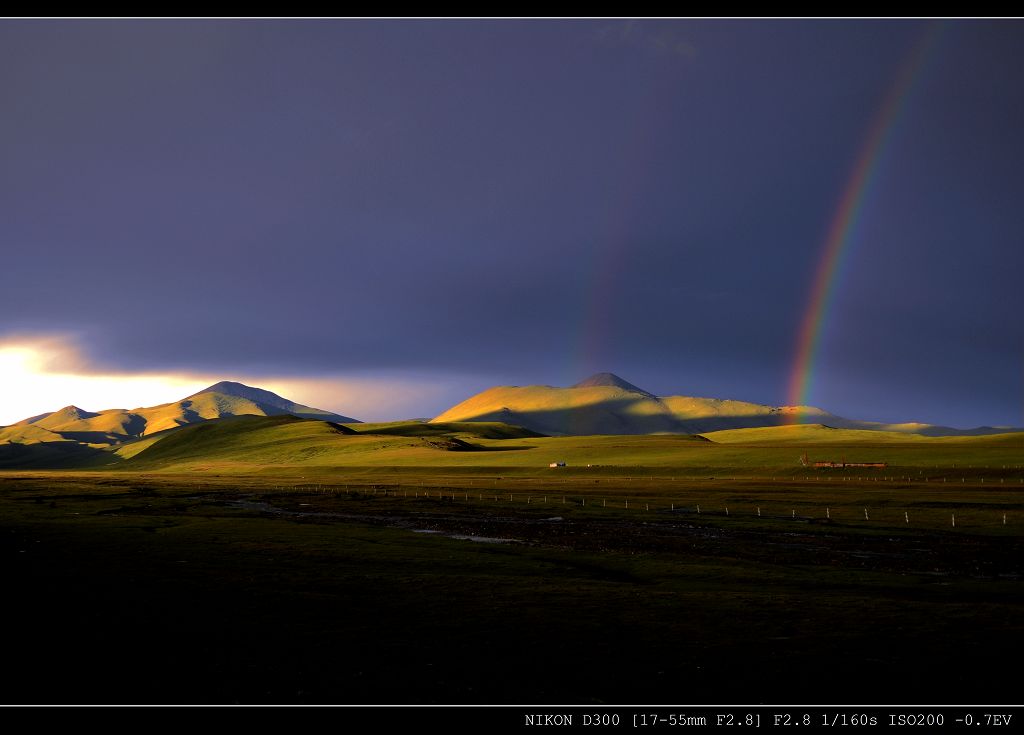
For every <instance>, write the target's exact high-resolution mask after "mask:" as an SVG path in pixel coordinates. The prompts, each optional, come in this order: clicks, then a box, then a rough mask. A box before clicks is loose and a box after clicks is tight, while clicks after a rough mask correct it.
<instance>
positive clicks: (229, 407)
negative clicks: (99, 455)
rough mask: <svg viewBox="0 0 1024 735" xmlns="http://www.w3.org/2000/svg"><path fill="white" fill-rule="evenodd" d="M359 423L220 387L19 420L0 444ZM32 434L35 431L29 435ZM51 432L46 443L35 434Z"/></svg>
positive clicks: (0, 433)
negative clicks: (285, 421)
mask: <svg viewBox="0 0 1024 735" xmlns="http://www.w3.org/2000/svg"><path fill="white" fill-rule="evenodd" d="M280 415H291V416H297V417H299V418H310V419H319V420H322V421H334V422H337V423H359V421H358V420H357V419H353V418H349V417H347V416H341V415H339V414H335V413H331V412H330V411H323V410H321V409H319V408H312V407H310V406H304V405H302V404H300V403H295V402H294V401H290V400H288V399H287V398H283V397H281V396H279V395H277V394H276V393H271V392H270V391H268V390H263V389H261V388H253V387H251V386H248V385H243V384H242V383H234V382H230V381H221V382H220V383H216V384H214V385H211V386H210V387H209V388H206V389H204V390H201V391H199V392H198V393H194V394H192V395H190V396H188V397H187V398H183V399H182V400H180V401H175V402H173V403H164V404H161V405H159V406H151V407H149V408H134V409H131V410H124V409H119V408H113V409H107V410H105V411H99V412H98V413H93V412H90V411H85V410H83V409H81V408H78V407H77V406H65V407H64V408H62V409H60V410H59V411H54V412H52V413H44V414H40V415H39V416H33V417H32V418H28V419H24V420H23V421H19V422H18V423H16V424H13V425H11V426H9V427H6V428H5V429H3V430H0V442H4V441H7V442H12V443H22V444H24V443H30V442H32V443H34V442H38V441H61V440H71V441H78V442H82V443H85V444H95V445H111V444H120V443H123V442H125V441H127V440H129V439H133V438H138V437H142V436H148V435H150V434H154V433H157V432H160V431H164V430H166V429H172V428H175V427H178V426H186V425H188V424H194V423H198V422H202V421H210V420H213V419H221V418H227V417H230V416H280ZM33 429H35V430H36V431H33ZM40 430H42V431H48V432H51V433H52V434H53V435H54V436H53V438H46V437H45V435H42V434H40V433H39V431H40Z"/></svg>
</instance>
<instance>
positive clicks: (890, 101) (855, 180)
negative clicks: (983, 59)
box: [787, 23, 942, 423]
mask: <svg viewBox="0 0 1024 735" xmlns="http://www.w3.org/2000/svg"><path fill="white" fill-rule="evenodd" d="M941 31H942V26H941V25H940V24H937V23H936V24H932V25H931V26H930V27H929V28H928V29H927V30H926V31H925V33H924V34H923V35H922V36H921V38H920V39H918V41H917V43H916V44H915V45H914V47H913V48H912V49H911V51H910V53H909V54H908V56H907V59H906V60H905V61H904V62H903V65H902V66H901V67H900V69H899V72H898V73H897V75H896V78H895V79H894V80H893V83H892V84H891V85H890V87H889V90H888V92H887V94H886V96H885V98H884V100H883V102H882V105H881V107H879V109H878V111H877V112H876V113H875V116H874V119H873V120H872V122H871V126H870V127H869V128H868V131H867V135H866V136H865V138H864V143H863V145H862V146H861V148H860V151H859V153H858V155H857V159H856V163H855V165H854V167H853V170H852V172H851V173H850V176H849V178H848V179H847V181H846V186H845V187H843V194H842V196H841V197H840V199H839V204H838V206H837V207H836V210H835V214H834V215H833V217H832V221H831V223H830V225H829V227H828V234H827V236H826V238H825V244H824V246H823V248H822V254H821V260H820V261H819V263H818V268H817V270H816V271H815V274H814V280H813V281H812V284H811V292H810V298H809V299H808V302H807V309H806V311H805V312H804V315H803V319H802V320H801V323H800V330H799V332H798V333H797V342H796V351H795V354H794V357H793V365H792V371H791V373H790V378H789V391H788V393H787V396H788V400H787V403H788V404H789V405H790V406H805V405H808V404H809V403H810V396H811V392H812V389H813V387H814V379H815V374H816V368H817V360H818V353H819V351H820V347H821V335H822V332H823V328H824V325H825V323H826V322H827V321H828V317H829V315H830V313H831V306H832V302H833V299H834V297H835V292H836V284H837V282H838V280H839V275H840V273H841V272H842V266H843V263H844V262H846V260H847V258H848V256H849V249H850V245H851V243H852V242H853V241H854V237H853V235H854V232H855V230H856V227H857V223H858V221H859V220H860V219H861V215H862V214H863V210H864V204H865V202H866V200H867V199H868V198H869V194H870V191H871V188H872V184H873V182H874V181H875V179H876V175H877V173H878V170H879V168H880V163H881V161H882V159H883V158H884V156H885V152H886V150H887V147H888V144H889V142H890V140H891V138H892V132H893V130H894V129H895V128H896V126H897V123H898V122H899V120H900V117H901V115H902V113H903V111H904V109H905V108H906V105H907V100H908V98H909V97H910V94H911V92H912V90H913V87H914V83H915V82H916V81H917V80H918V79H919V78H920V77H921V72H922V70H923V69H924V67H925V62H926V61H927V60H928V57H929V54H930V52H931V50H932V49H933V48H934V47H935V44H936V42H937V40H938V37H939V35H940V33H941ZM787 418H788V419H789V420H790V422H792V423H796V422H798V421H799V420H800V416H799V415H798V413H796V412H794V413H793V414H790V415H789V416H788V417H787Z"/></svg>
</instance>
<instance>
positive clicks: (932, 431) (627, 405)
mask: <svg viewBox="0 0 1024 735" xmlns="http://www.w3.org/2000/svg"><path fill="white" fill-rule="evenodd" d="M796 416H799V420H800V423H802V424H807V423H809V422H813V423H815V424H823V425H827V426H829V427H833V428H841V429H855V430H865V431H884V432H897V433H900V434H917V435H923V436H972V435H985V434H996V433H1002V432H1008V431H1020V429H1009V428H1007V429H994V428H990V427H980V428H977V429H954V428H951V427H946V426H934V425H930V424H920V423H902V424H885V423H879V422H871V421H854V420H850V419H846V418H843V417H841V416H836V415H834V414H830V413H828V412H827V411H824V410H822V409H820V408H815V407H813V406H767V405H763V404H758V403H748V402H745V401H734V400H725V399H720V398H698V397H693V396H662V397H658V396H655V395H654V394H652V393H650V392H648V391H646V390H643V389H642V388H638V387H637V386H635V385H633V384H632V383H629V382H627V381H626V380H623V379H622V378H620V377H619V376H617V375H614V374H612V373H598V374H596V375H592V376H591V377H589V378H587V379H586V380H583V381H581V382H579V383H577V384H576V385H574V386H572V387H570V388H558V387H552V386H549V385H531V386H524V387H519V386H497V387H494V388H488V389H487V390H485V391H483V392H481V393H478V394H477V395H475V396H472V397H471V398H468V399H466V400H465V401H463V402H462V403H459V404H458V405H456V406H453V407H452V408H449V409H448V410H447V411H445V412H444V413H442V414H440V415H439V416H437V417H436V418H434V419H432V421H435V422H453V421H455V422H460V421H461V422H469V421H499V422H503V423H506V424H513V425H516V426H522V427H525V428H528V429H531V430H533V431H537V432H540V433H542V434H548V435H558V436H579V435H590V434H618V435H623V434H663V433H671V434H704V433H707V432H714V431H725V430H730V429H750V428H760V427H771V426H784V425H787V424H793V423H794V419H795V418H796Z"/></svg>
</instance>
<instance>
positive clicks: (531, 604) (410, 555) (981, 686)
mask: <svg viewBox="0 0 1024 735" xmlns="http://www.w3.org/2000/svg"><path fill="white" fill-rule="evenodd" d="M349 428H350V429H353V428H354V427H349ZM360 428H361V429H362V430H363V431H365V432H367V433H365V434H361V435H360V434H352V433H348V432H347V431H345V430H344V429H342V428H338V427H334V428H332V427H331V425H330V424H325V423H323V422H308V421H298V420H291V419H287V418H282V417H271V418H269V419H268V418H259V419H237V420H230V421H222V422H211V423H209V424H205V425H198V426H195V427H189V428H186V429H182V430H178V431H176V432H174V433H172V434H169V435H167V436H166V438H165V439H160V440H157V441H156V442H155V443H153V441H152V438H147V439H143V440H142V441H143V442H146V441H149V442H150V444H149V445H148V447H147V448H146V449H145V451H141V452H138V453H137V454H135V455H134V456H132V457H129V458H127V459H124V460H123V461H121V462H119V463H118V464H117V465H114V466H111V467H107V468H102V469H97V470H90V471H74V472H73V471H38V472H34V471H24V470H22V471H7V472H4V473H2V474H0V519H2V520H0V559H2V566H3V574H4V580H5V583H6V590H5V592H6V594H5V599H6V600H7V603H6V604H5V605H4V607H3V610H4V612H3V622H4V626H5V630H7V631H8V633H9V635H8V645H7V647H6V651H5V661H6V665H5V667H4V675H3V691H4V698H3V699H4V701H5V702H8V703H12V702H51V703H52V702H77V703H86V702H154V703H184V702H217V703H220V702H225V703H230V702H243V703H257V702H260V703H263V702H274V703H321V702H332V703H391V704H395V703H410V704H414V703H546V704H555V703H573V704H600V703H650V702H657V703H666V704H673V703H674V704H703V703H740V702H742V703H780V702H807V703H826V702H827V703H849V704H861V703H908V702H915V703H944V702H951V701H955V702H989V703H998V702H1014V701H1016V698H1017V696H1018V685H1017V680H1016V677H1013V676H1008V675H1007V674H1006V673H1005V671H1006V665H1007V664H1008V663H1010V662H1013V661H1016V660H1019V659H1020V655H1021V653H1022V652H1024V645H1022V644H1024V615H1022V613H1024V585H1022V580H1021V574H1022V569H1021V565H1022V556H1021V553H1020V552H1021V537H1022V535H1024V483H1021V482H1020V480H1021V479H1022V477H1021V476H1022V475H1024V469H1022V468H1021V465H1022V464H1024V461H1022V457H1024V453H1022V451H1021V437H1020V436H1019V435H1017V436H1016V438H1015V437H1014V436H1012V435H1003V436H998V437H985V438H980V439H975V438H969V439H968V438H963V439H957V440H956V441H948V442H946V441H941V440H924V441H916V440H911V441H903V442H892V441H886V440H885V439H884V438H879V437H873V438H872V441H871V442H866V441H863V438H858V437H856V436H853V437H851V436H847V435H842V436H841V438H840V441H832V442H821V441H815V438H816V437H817V436H818V435H819V434H821V432H822V431H824V430H815V429H806V428H805V429H803V433H804V434H809V436H803V435H800V432H794V433H796V434H797V437H796V438H794V436H793V435H792V434H791V435H790V436H789V437H788V438H787V439H786V440H781V441H775V440H768V441H766V440H765V439H764V437H763V436H760V435H753V436H751V437H750V438H749V441H746V442H740V441H735V439H736V436H735V434H733V435H732V436H731V437H719V439H732V440H733V441H729V442H728V443H726V442H725V441H718V440H715V441H707V440H706V439H704V438H700V437H680V436H651V437H635V436H634V437H608V436H603V437H571V438H570V437H563V438H546V437H536V436H522V435H517V432H515V431H514V430H510V429H508V428H502V427H501V426H500V425H493V426H488V427H473V426H465V425H457V426H451V427H438V426H436V425H429V426H428V425H422V424H420V425H413V424H392V425H388V426H365V427H360ZM202 432H206V435H205V436H204V435H203V434H202ZM487 434H489V435H490V436H491V437H502V436H504V437H510V438H488V436H485V435H487ZM711 438H712V439H714V438H715V437H714V435H711ZM172 439H173V441H171V440H172ZM165 442H167V443H166V444H165ZM161 445H164V446H163V447H162V448H161ZM130 446H132V445H126V447H130ZM342 447H344V449H342ZM157 450H159V451H157ZM310 450H316V451H310ZM804 452H806V453H808V454H809V455H811V459H812V460H813V459H816V458H821V459H833V458H835V459H838V458H839V457H841V456H845V457H846V458H847V459H848V460H849V461H858V458H861V457H862V458H863V461H867V460H880V461H886V462H887V467H885V468H878V469H874V468H828V469H817V468H809V467H803V466H801V465H800V464H799V462H798V459H799V458H800V457H801V455H802V454H803V453H804ZM556 460H557V461H566V462H567V466H566V467H562V468H557V469H552V468H548V467H547V464H548V462H549V461H556ZM587 464H591V465H598V466H591V467H587V466H586V465H587ZM698 509H699V510H698ZM865 511H866V513H867V517H865ZM954 518H955V520H956V525H955V526H954V525H953V519H954ZM1010 665H1012V663H1011V664H1010Z"/></svg>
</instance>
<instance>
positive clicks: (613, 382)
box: [573, 373, 654, 396]
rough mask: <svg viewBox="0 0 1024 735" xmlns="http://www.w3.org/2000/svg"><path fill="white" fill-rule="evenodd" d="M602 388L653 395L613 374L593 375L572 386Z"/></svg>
mask: <svg viewBox="0 0 1024 735" xmlns="http://www.w3.org/2000/svg"><path fill="white" fill-rule="evenodd" d="M602 386H603V387H611V388H619V389H621V390H628V391H632V392H633V393H642V394H643V395H645V396H653V395H654V394H653V393H648V392H647V391H645V390H644V389H643V388H637V387H636V386H635V385H633V384H632V383H630V382H628V381H625V380H623V379H622V378H620V377H619V376H618V375H616V374H615V373H594V374H593V375H591V376H590V377H589V378H587V379H586V380H581V381H580V382H579V383H577V384H576V385H574V386H573V388H597V387H602Z"/></svg>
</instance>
